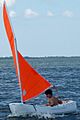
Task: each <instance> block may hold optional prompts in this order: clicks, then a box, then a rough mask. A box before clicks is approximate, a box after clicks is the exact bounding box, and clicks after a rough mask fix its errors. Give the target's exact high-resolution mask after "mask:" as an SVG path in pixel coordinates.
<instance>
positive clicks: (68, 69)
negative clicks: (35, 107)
mask: <svg viewBox="0 0 80 120" xmlns="http://www.w3.org/2000/svg"><path fill="white" fill-rule="evenodd" d="M26 59H27V61H28V62H29V63H30V64H31V65H32V66H33V68H34V69H36V70H37V71H38V72H39V73H40V74H41V75H42V76H43V77H45V78H46V79H47V80H48V81H49V82H51V83H52V84H53V85H55V86H57V89H58V92H56V91H55V90H53V94H54V95H55V96H56V95H58V96H59V98H60V99H61V100H65V99H71V100H75V101H76V102H77V108H78V111H77V113H74V114H68V115H61V116H53V117H50V116H48V115H47V117H45V115H44V116H42V117H38V116H34V117H33V116H29V117H28V116H26V117H18V118H14V117H12V118H9V117H8V115H9V114H10V110H9V106H8V104H9V103H12V102H20V89H19V86H18V80H17V77H16V74H15V69H14V65H13V59H12V58H0V120H38V119H40V120H44V119H48V120H80V57H44V58H26ZM46 102H47V100H46V97H45V95H44V94H42V95H40V96H38V97H37V98H35V99H33V100H30V101H29V102H28V103H34V104H44V103H46Z"/></svg>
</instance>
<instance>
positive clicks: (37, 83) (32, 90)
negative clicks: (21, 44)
mask: <svg viewBox="0 0 80 120" xmlns="http://www.w3.org/2000/svg"><path fill="white" fill-rule="evenodd" d="M3 20H4V26H5V29H6V33H7V37H8V40H9V43H10V47H11V51H12V55H13V59H14V65H15V69H16V75H17V77H18V80H19V86H20V90H21V103H10V104H9V107H10V110H11V113H12V115H13V116H20V115H27V114H31V113H35V112H36V113H44V114H45V113H51V114H63V113H70V112H75V111H76V109H77V107H76V102H75V101H71V100H69V101H67V102H66V101H64V102H63V104H59V105H56V106H54V107H50V106H44V105H29V104H24V102H25V101H28V100H30V99H32V98H34V97H36V96H38V95H39V94H41V93H43V92H44V91H45V90H46V89H48V88H50V87H51V86H52V84H51V83H49V82H48V81H47V80H46V79H44V78H43V77H42V76H41V75H40V74H38V73H37V72H36V71H35V70H34V69H33V68H32V67H31V66H30V65H29V64H28V62H27V61H26V60H25V59H24V58H23V56H22V55H21V53H20V52H19V51H18V50H17V44H16V39H15V36H14V33H13V31H12V27H11V24H10V20H9V16H8V12H7V9H6V4H5V2H4V4H3Z"/></svg>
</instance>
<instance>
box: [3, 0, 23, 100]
mask: <svg viewBox="0 0 80 120" xmlns="http://www.w3.org/2000/svg"><path fill="white" fill-rule="evenodd" d="M3 19H4V25H5V29H6V33H7V36H8V39H9V42H10V47H11V51H12V55H13V58H14V64H15V68H16V74H17V77H18V80H19V85H20V93H21V102H23V100H22V90H21V82H20V70H19V63H18V53H17V42H16V39H15V35H14V32H13V28H12V26H11V21H10V18H9V16H8V12H7V8H6V3H5V1H4V4H3ZM6 19H7V21H6ZM7 23H8V24H9V28H8V27H7V26H6V24H7ZM8 29H10V31H8ZM9 32H10V33H9ZM9 34H11V36H10V35H9Z"/></svg>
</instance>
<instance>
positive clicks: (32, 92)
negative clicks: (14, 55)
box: [18, 52, 52, 101]
mask: <svg viewBox="0 0 80 120" xmlns="http://www.w3.org/2000/svg"><path fill="white" fill-rule="evenodd" d="M18 60H19V67H20V78H21V86H22V98H23V101H27V100H29V99H32V98H34V97H36V96H38V95H39V94H41V93H42V92H43V91H45V90H46V89H48V88H49V87H51V86H52V85H51V84H50V83H49V82H48V81H47V80H46V79H44V78H43V77H42V76H41V75H40V74H39V73H37V72H36V71H35V70H34V69H33V68H32V67H31V66H30V65H29V63H28V62H27V61H26V60H25V59H24V58H23V56H22V55H21V54H20V52H18Z"/></svg>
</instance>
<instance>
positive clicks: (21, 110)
mask: <svg viewBox="0 0 80 120" xmlns="http://www.w3.org/2000/svg"><path fill="white" fill-rule="evenodd" d="M9 107H10V110H11V113H12V115H13V116H25V115H27V114H31V113H36V114H37V113H42V114H46V113H50V114H65V113H71V112H75V111H76V110H77V106H76V102H75V101H71V100H69V101H68V102H66V101H64V102H63V104H59V105H56V106H54V107H50V106H44V105H35V106H34V105H28V104H23V103H10V104H9Z"/></svg>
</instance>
